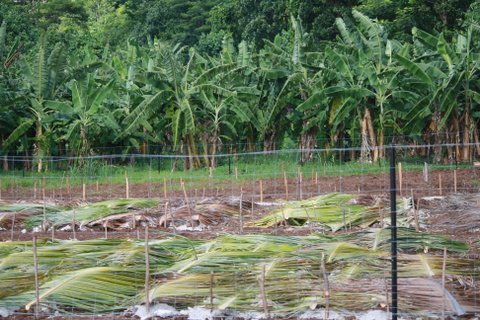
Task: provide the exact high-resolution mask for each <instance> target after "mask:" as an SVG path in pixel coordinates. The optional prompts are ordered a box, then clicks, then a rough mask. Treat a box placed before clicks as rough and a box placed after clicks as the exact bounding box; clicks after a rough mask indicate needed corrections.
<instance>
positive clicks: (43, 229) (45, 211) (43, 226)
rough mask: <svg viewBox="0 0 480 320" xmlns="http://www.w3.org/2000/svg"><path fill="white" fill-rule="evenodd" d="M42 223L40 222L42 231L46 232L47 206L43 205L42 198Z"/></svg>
mask: <svg viewBox="0 0 480 320" xmlns="http://www.w3.org/2000/svg"><path fill="white" fill-rule="evenodd" d="M42 211H43V223H42V231H43V232H47V208H46V206H45V200H43V208H42Z"/></svg>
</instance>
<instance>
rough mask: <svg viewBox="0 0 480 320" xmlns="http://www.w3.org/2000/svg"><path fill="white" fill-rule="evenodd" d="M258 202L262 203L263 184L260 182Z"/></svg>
mask: <svg viewBox="0 0 480 320" xmlns="http://www.w3.org/2000/svg"><path fill="white" fill-rule="evenodd" d="M260 202H263V182H262V180H260Z"/></svg>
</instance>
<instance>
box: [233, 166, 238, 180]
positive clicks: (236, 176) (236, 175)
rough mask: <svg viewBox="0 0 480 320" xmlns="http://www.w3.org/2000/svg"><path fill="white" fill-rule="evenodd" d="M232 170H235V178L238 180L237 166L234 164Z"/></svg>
mask: <svg viewBox="0 0 480 320" xmlns="http://www.w3.org/2000/svg"><path fill="white" fill-rule="evenodd" d="M234 171H235V179H236V180H238V167H237V166H235V168H234Z"/></svg>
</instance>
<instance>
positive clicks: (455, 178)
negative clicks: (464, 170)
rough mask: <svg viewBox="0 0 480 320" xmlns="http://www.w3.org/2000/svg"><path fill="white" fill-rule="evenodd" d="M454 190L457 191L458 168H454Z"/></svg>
mask: <svg viewBox="0 0 480 320" xmlns="http://www.w3.org/2000/svg"><path fill="white" fill-rule="evenodd" d="M453 192H454V193H457V170H456V169H455V170H453Z"/></svg>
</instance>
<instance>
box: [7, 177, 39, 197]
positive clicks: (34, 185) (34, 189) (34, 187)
mask: <svg viewBox="0 0 480 320" xmlns="http://www.w3.org/2000/svg"><path fill="white" fill-rule="evenodd" d="M1 184H2V183H1V181H0V198H1V193H2V191H1V189H2V188H1ZM33 199H35V200H36V199H37V180H34V181H33Z"/></svg>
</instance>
